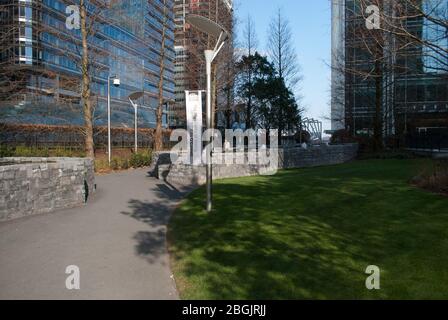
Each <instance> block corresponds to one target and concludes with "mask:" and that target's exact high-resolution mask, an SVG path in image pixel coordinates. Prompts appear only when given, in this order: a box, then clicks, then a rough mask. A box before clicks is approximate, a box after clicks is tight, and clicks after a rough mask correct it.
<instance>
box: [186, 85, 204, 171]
mask: <svg viewBox="0 0 448 320" xmlns="http://www.w3.org/2000/svg"><path fill="white" fill-rule="evenodd" d="M185 104H186V112H187V130H188V132H189V133H190V137H191V140H192V141H191V142H190V150H193V165H194V166H199V165H201V164H202V158H201V154H202V91H200V90H199V91H185Z"/></svg>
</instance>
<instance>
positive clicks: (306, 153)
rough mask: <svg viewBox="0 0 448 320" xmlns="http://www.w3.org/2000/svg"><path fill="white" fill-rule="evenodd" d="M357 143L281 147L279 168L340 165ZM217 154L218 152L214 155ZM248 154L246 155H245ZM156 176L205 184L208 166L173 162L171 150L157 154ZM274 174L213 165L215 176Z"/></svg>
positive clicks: (247, 167)
mask: <svg viewBox="0 0 448 320" xmlns="http://www.w3.org/2000/svg"><path fill="white" fill-rule="evenodd" d="M357 153H358V145H357V144H344V145H321V146H312V147H308V148H307V149H303V148H301V147H293V148H285V149H280V150H279V163H278V169H293V168H304V167H317V166H325V165H334V164H341V163H344V162H347V161H350V160H353V159H355V158H356V156H357ZM215 156H216V154H215ZM242 156H243V157H247V154H242ZM152 172H153V175H154V176H156V177H158V178H159V179H164V180H166V181H167V182H169V183H178V184H204V183H205V167H204V166H199V167H198V166H191V165H184V164H171V161H170V153H163V154H159V155H157V158H155V159H154V164H153V166H152ZM269 173H272V170H271V168H269V167H267V166H263V165H249V164H245V165H236V164H234V165H225V164H219V165H216V164H215V165H213V177H214V178H215V179H224V178H237V177H246V176H254V175H262V174H263V175H265V174H269Z"/></svg>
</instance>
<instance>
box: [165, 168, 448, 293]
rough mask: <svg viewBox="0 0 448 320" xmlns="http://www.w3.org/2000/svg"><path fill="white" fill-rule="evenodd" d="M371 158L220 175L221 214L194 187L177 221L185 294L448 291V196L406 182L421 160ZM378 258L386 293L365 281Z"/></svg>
mask: <svg viewBox="0 0 448 320" xmlns="http://www.w3.org/2000/svg"><path fill="white" fill-rule="evenodd" d="M379 164H380V162H378V161H376V162H375V161H366V162H359V163H353V164H350V165H343V166H334V167H325V168H315V169H303V170H289V171H282V172H280V173H279V174H278V175H276V176H272V177H250V178H245V179H230V180H224V181H220V182H218V183H217V184H216V185H215V189H214V192H215V198H214V200H215V202H214V206H215V208H216V210H215V212H213V213H212V214H210V215H208V214H206V213H205V212H204V211H203V209H202V208H203V199H204V190H203V189H200V190H197V191H195V192H194V193H193V194H192V195H191V196H190V197H189V198H188V200H187V201H185V202H184V203H183V205H182V206H181V207H180V208H179V209H178V210H177V211H176V213H175V215H174V217H173V219H172V222H171V224H170V234H169V236H170V243H171V244H172V246H171V251H172V252H173V258H174V262H175V263H174V265H173V271H174V273H175V276H176V280H177V283H178V287H179V289H180V292H181V295H182V297H183V298H191V299H316V298H317V299H354V298H363V299H382V298H402V299H406V298H411V299H412V298H440V297H442V296H443V295H444V294H446V293H447V292H448V290H447V284H446V283H447V282H446V280H448V273H447V272H442V273H440V272H439V271H440V270H444V265H446V263H447V262H448V242H447V241H443V239H446V236H447V231H446V230H448V219H447V217H448V214H447V212H446V210H444V208H445V209H446V207H447V206H448V202H447V200H446V199H443V198H441V197H438V196H435V195H432V194H429V193H424V192H420V191H419V190H416V189H415V188H412V187H410V186H409V185H408V184H407V183H406V181H407V180H406V179H408V177H409V174H410V172H412V170H413V167H414V164H413V163H412V162H409V161H408V162H397V161H387V162H383V164H382V167H379V166H378V165H379ZM369 265H378V266H379V267H380V269H381V271H382V274H381V275H382V284H383V285H382V290H380V291H368V290H367V289H366V288H365V280H366V277H367V275H366V274H365V273H364V272H365V269H366V267H367V266H369Z"/></svg>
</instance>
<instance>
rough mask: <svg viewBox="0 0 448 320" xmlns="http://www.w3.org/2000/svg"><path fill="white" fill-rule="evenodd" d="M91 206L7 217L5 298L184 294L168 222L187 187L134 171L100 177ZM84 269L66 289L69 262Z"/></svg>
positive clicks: (1, 293)
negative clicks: (173, 268) (76, 285)
mask: <svg viewBox="0 0 448 320" xmlns="http://www.w3.org/2000/svg"><path fill="white" fill-rule="evenodd" d="M96 182H97V185H98V191H97V194H95V196H94V197H93V198H92V199H90V201H89V203H88V205H87V206H85V207H80V208H75V209H69V210H62V211H58V212H55V213H52V214H45V215H40V216H33V217H27V218H23V219H19V220H15V221H11V222H5V223H0V299H177V298H178V295H177V292H176V289H175V285H174V281H173V280H172V277H171V272H170V268H169V259H168V254H167V251H166V242H165V235H166V224H167V221H168V219H169V215H170V213H171V211H172V209H173V208H174V206H175V205H176V204H177V203H178V201H179V200H180V199H181V198H182V196H183V195H185V192H186V190H182V191H181V190H180V189H179V188H176V187H173V186H169V185H167V184H165V183H163V182H161V181H159V180H156V179H154V178H151V177H148V174H147V170H141V169H139V170H135V171H128V172H122V173H117V174H111V175H107V176H100V177H97V180H96ZM69 265H76V266H78V267H79V269H80V283H81V288H80V290H67V289H66V287H65V281H66V278H67V276H68V275H67V274H65V269H66V267H67V266H69Z"/></svg>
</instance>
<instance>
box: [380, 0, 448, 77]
mask: <svg viewBox="0 0 448 320" xmlns="http://www.w3.org/2000/svg"><path fill="white" fill-rule="evenodd" d="M389 6H390V9H389V10H382V11H380V20H381V22H382V24H381V30H382V31H383V32H386V33H389V34H391V35H392V36H394V37H395V38H396V39H398V40H399V41H401V42H403V43H406V46H407V48H420V49H422V52H421V54H422V57H423V58H424V59H423V63H424V67H425V68H427V69H428V70H432V71H441V72H448V2H447V1H446V0H397V1H393V2H391V3H390V4H389ZM411 22H413V24H412V23H411ZM416 28H417V29H416Z"/></svg>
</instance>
